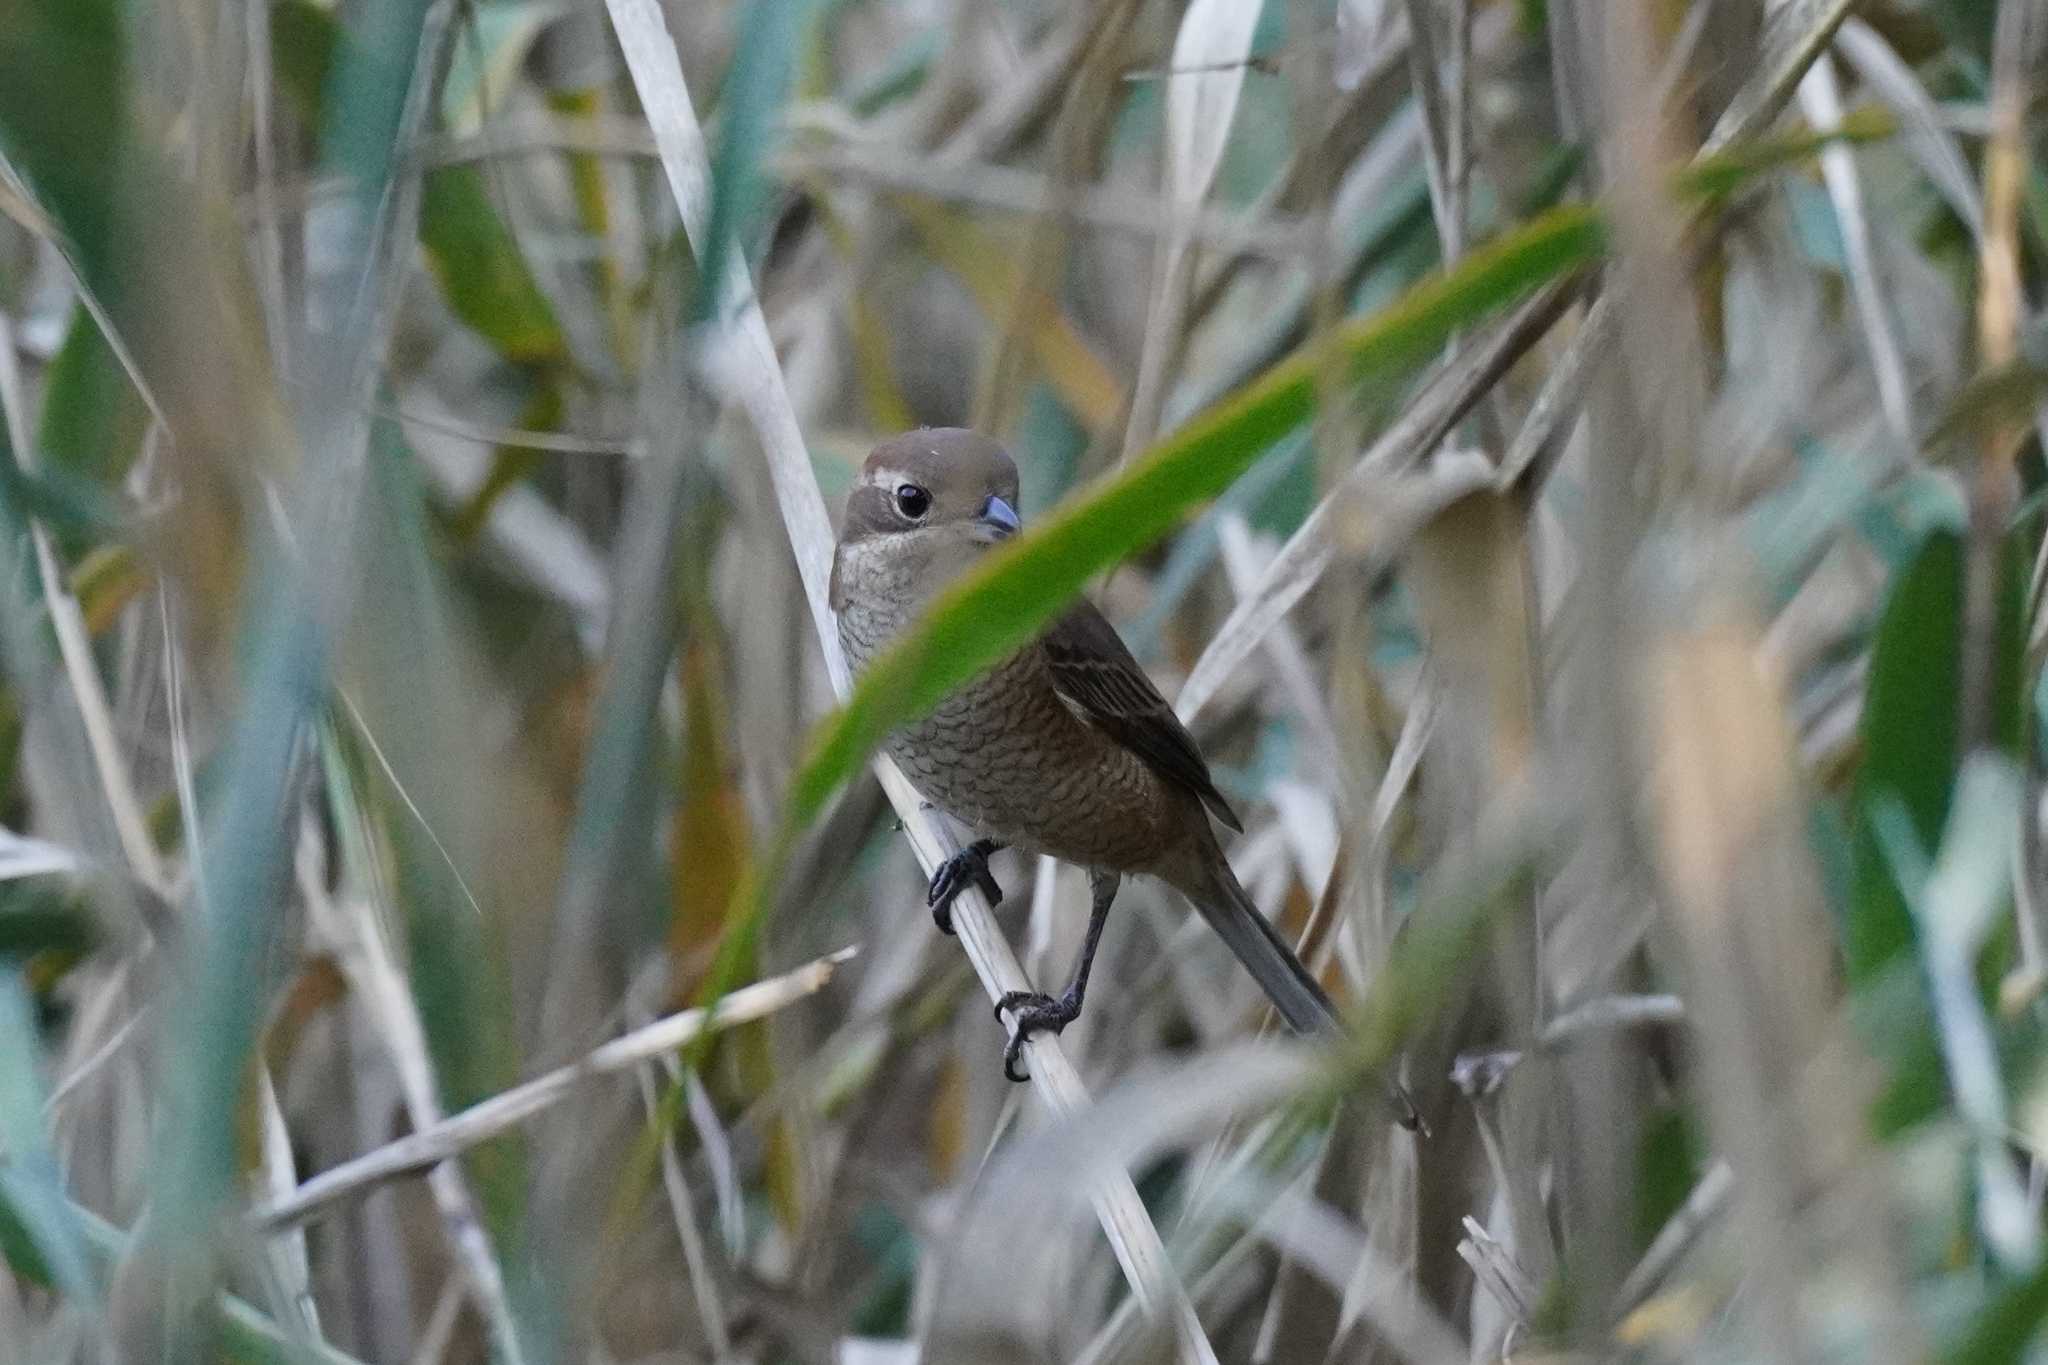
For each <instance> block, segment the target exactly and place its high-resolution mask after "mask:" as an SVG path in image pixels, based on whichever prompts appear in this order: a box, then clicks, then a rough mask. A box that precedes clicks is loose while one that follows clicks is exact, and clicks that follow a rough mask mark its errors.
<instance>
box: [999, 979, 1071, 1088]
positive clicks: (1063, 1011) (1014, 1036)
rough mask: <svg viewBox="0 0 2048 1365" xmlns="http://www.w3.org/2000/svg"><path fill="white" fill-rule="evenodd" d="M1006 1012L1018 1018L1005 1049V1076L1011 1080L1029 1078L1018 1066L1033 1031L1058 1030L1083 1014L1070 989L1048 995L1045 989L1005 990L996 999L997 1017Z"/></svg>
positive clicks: (1055, 1031) (1050, 1031) (1049, 1031)
mask: <svg viewBox="0 0 2048 1365" xmlns="http://www.w3.org/2000/svg"><path fill="white" fill-rule="evenodd" d="M1005 1012H1007V1013H1008V1014H1009V1016H1010V1017H1011V1018H1012V1019H1015V1020H1016V1021H1017V1027H1016V1028H1015V1029H1014V1030H1013V1031H1012V1032H1011V1034H1010V1045H1009V1046H1008V1047H1006V1048H1004V1049H1003V1075H1004V1076H1006V1077H1008V1078H1009V1079H1010V1080H1012V1081H1028V1080H1030V1079H1031V1077H1030V1074H1029V1073H1028V1072H1023V1071H1019V1070H1018V1069H1017V1063H1018V1061H1019V1060H1021V1059H1022V1058H1023V1055H1024V1044H1025V1043H1027V1042H1029V1041H1030V1040H1031V1035H1032V1034H1034V1033H1058V1032H1059V1031H1060V1030H1061V1029H1063V1028H1065V1027H1066V1026H1067V1025H1069V1024H1071V1023H1073V1022H1074V1020H1075V1019H1076V1018H1077V1017H1079V1015H1080V1013H1081V1002H1080V1001H1078V1000H1076V999H1075V998H1074V997H1073V994H1072V993H1071V992H1069V993H1068V994H1066V995H1047V994H1046V993H1045V992H1044V991H1005V992H1004V993H1003V997H1002V999H1000V1000H998V1001H996V1018H998V1019H1000V1018H1002V1017H1003V1015H1004V1013H1005Z"/></svg>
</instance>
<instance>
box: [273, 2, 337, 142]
mask: <svg viewBox="0 0 2048 1365" xmlns="http://www.w3.org/2000/svg"><path fill="white" fill-rule="evenodd" d="M341 41H342V38H341V26H340V25H339V24H337V23H335V22H334V14H333V12H332V11H330V10H327V9H324V8H322V7H321V6H319V5H316V4H314V3H313V0H277V3H276V4H275V5H273V6H272V7H271V10H270V68H271V70H272V71H273V72H275V73H276V79H277V86H278V89H279V90H280V91H281V92H283V94H284V97H285V99H286V100H287V101H289V102H290V104H291V108H292V113H293V114H294V115H295V116H296V117H297V118H298V119H299V121H300V122H301V123H304V124H305V125H307V126H308V127H311V128H318V127H319V126H320V113H321V110H322V109H323V108H324V99H325V96H324V92H325V90H326V89H327V73H328V72H329V71H330V70H332V69H333V66H334V50H335V47H336V45H337V44H339V43H340V42H341Z"/></svg>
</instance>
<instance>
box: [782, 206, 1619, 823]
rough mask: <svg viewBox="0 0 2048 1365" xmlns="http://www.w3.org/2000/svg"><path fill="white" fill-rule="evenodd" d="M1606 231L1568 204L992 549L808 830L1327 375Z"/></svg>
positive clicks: (899, 656) (904, 671) (868, 688)
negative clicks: (892, 744)
mask: <svg viewBox="0 0 2048 1365" xmlns="http://www.w3.org/2000/svg"><path fill="white" fill-rule="evenodd" d="M1604 240H1605V234H1604V231H1603V229H1602V226H1601V223H1600V220H1599V218H1598V217H1597V215H1596V214H1595V213H1594V211H1593V210H1592V209H1591V208H1588V207H1586V206H1583V205H1574V206H1571V207H1567V208H1561V209H1557V210H1555V211H1553V212H1552V213H1550V214H1547V215H1545V216H1544V217H1542V218H1540V219H1538V220H1536V221H1535V222H1533V223H1531V224H1529V225H1528V226H1526V227H1524V228H1522V229H1521V230H1519V231H1517V232H1515V233H1512V234H1510V235H1509V236H1507V237H1504V238H1502V239H1501V240H1499V241H1498V242H1495V243H1493V244H1492V245H1490V246H1488V247H1485V248H1483V249H1481V250H1479V251H1477V252H1474V253H1473V254H1472V255H1470V256H1468V257H1467V258H1466V259H1465V260H1464V261H1463V262H1462V263H1461V264H1460V265H1459V266H1458V268H1457V269H1456V270H1454V271H1452V272H1451V273H1449V274H1445V275H1436V276H1432V277H1431V278H1429V279H1427V280H1424V281H1423V282H1422V283H1420V284H1418V285H1417V286H1415V287H1414V288H1413V289H1411V290H1409V291H1408V293H1407V294H1406V295H1404V296H1403V297H1402V298H1401V299H1399V300H1397V301H1396V302H1395V303H1394V304H1393V305H1392V306H1390V307H1388V308H1385V309H1383V310H1381V311H1380V312H1377V313H1375V314H1372V315H1371V316H1369V317H1365V318H1360V319H1356V320H1353V321H1350V322H1347V323H1345V324H1343V325H1342V326H1340V327H1338V328H1336V329H1335V330H1334V331H1333V332H1332V333H1331V334H1330V335H1329V336H1328V337H1327V338H1326V339H1324V340H1323V341H1321V342H1320V343H1317V344H1313V345H1311V346H1308V347H1305V348H1304V349H1302V350H1300V351H1297V352H1296V353H1295V354H1294V355H1293V356H1291V357H1290V358H1288V359H1287V360H1284V361H1282V362H1281V363H1279V364H1278V365H1276V366H1274V367H1273V368H1272V369H1271V370H1269V371H1267V372H1266V374H1265V375H1264V376H1262V377H1261V378H1259V379H1258V380H1255V381H1254V382H1253V383H1252V384H1250V385H1249V386H1247V387H1246V388H1245V389H1244V390H1242V391H1241V392H1240V393H1238V394H1237V395H1236V396H1235V397H1233V398H1230V399H1226V400H1225V401H1224V402H1222V403H1220V404H1219V405H1217V406H1216V407H1214V408H1212V409H1210V410H1209V411H1208V412H1206V413H1204V414H1202V415H1200V416H1198V417H1196V418H1194V419H1193V420H1191V421H1190V422H1188V423H1187V425H1185V426H1183V427H1181V428H1180V429H1179V430H1178V431H1176V432H1175V433H1174V434H1173V435H1172V436H1170V437H1168V438H1167V439H1166V440H1165V441H1163V442H1161V443H1160V444H1159V445H1158V446H1156V447H1154V448H1153V450H1152V451H1151V452H1150V453H1149V454H1147V455H1145V456H1143V457H1141V458H1139V459H1137V460H1135V461H1133V462H1132V463H1131V464H1130V465H1129V466H1127V467H1126V468H1125V470H1124V472H1123V473H1122V474H1121V475H1119V476H1118V477H1116V478H1113V479H1110V480H1108V481H1106V482H1104V483H1102V484H1101V485H1099V486H1098V487H1096V488H1094V489H1092V490H1089V491H1088V492H1086V493H1084V494H1082V495H1079V496H1077V497H1075V498H1071V499H1069V500H1068V501H1067V502H1066V503H1064V504H1063V505H1062V506H1060V507H1058V508H1055V509H1054V510H1053V511H1052V512H1051V513H1050V514H1049V515H1048V517H1047V519H1046V520H1045V521H1044V522H1042V523H1040V524H1039V525H1038V526H1037V527H1036V528H1035V529H1033V530H1031V531H1029V532H1027V533H1026V534H1024V535H1022V536H1019V537H1018V538H1017V539H1016V540H1014V541H1012V542H1011V543H1009V544H1008V545H1005V546H1003V547H1002V548H1000V549H998V550H996V551H993V552H991V553H990V554H989V555H988V556H987V558H986V559H985V560H984V561H983V562H982V564H981V565H980V566H978V567H977V568H976V570H975V571H974V572H973V573H971V574H969V575H967V576H966V577H965V578H964V579H963V580H962V581H960V582H959V583H956V584H954V585H953V586H952V587H951V588H950V589H948V590H947V591H946V592H945V593H943V594H941V595H940V597H939V599H938V600H937V601H936V602H935V603H933V605H932V607H931V609H930V611H929V612H928V613H927V614H926V616H925V617H924V619H923V621H922V622H921V623H920V624H919V625H917V626H916V627H914V628H912V630H910V631H909V632H908V633H907V634H906V635H905V636H903V637H902V638H901V639H900V640H899V641H898V642H897V643H896V645H895V646H894V647H893V648H892V649H890V651H889V652H888V653H887V654H886V655H884V656H883V657H881V658H879V659H877V660H875V661H874V662H873V663H872V664H871V665H870V666H869V667H868V669H867V670H866V672H865V673H864V674H863V675H862V678H861V680H860V683H859V685H858V686H857V687H856V688H855V690H854V693H853V695H852V696H851V697H850V698H848V700H847V703H846V705H845V706H844V707H843V708H841V709H840V710H839V711H837V712H835V713H834V714H833V715H832V716H831V717H829V718H828V719H827V720H826V721H825V722H824V723H823V724H822V725H821V727H820V729H819V731H818V734H817V737H816V742H815V743H814V744H813V746H812V748H811V751H810V757H809V759H808V760H807V761H806V762H805V764H804V766H803V769H802V771H801V772H799V773H798V775H797V779H796V783H795V786H794V788H793V792H792V797H791V801H792V819H793V821H794V822H795V823H796V824H797V825H799V826H801V825H803V824H807V823H808V822H809V821H810V820H811V819H812V818H814V817H815V816H816V814H817V812H818V811H819V810H821V809H822V808H823V806H824V803H825V801H826V799H827V798H828V797H829V796H830V795H831V793H832V792H833V791H834V790H835V789H836V788H837V787H838V785H839V784H840V783H841V782H844V781H845V780H846V779H847V778H848V777H850V776H851V775H852V774H853V772H854V771H855V770H856V769H857V768H858V767H859V766H860V764H861V763H862V761H863V760H865V759H866V757H867V756H868V754H869V753H870V752H872V751H873V749H874V747H875V745H876V744H877V743H879V742H880V740H881V738H882V736H884V735H885V734H887V733H888V732H889V731H890V730H892V729H894V728H895V727H896V726H898V725H901V724H903V723H904V722H905V721H908V720H910V719H913V718H914V717H916V716H918V715H920V714H922V713H923V712H924V711H926V710H928V709H930V708H931V707H932V706H933V705H934V704H936V703H937V702H938V701H939V699H940V698H941V697H943V696H945V695H946V694H947V693H948V692H949V691H951V690H952V689H953V688H954V687H956V686H958V685H959V684H960V683H962V682H964V681H966V680H967V679H968V678H970V677H972V676H974V674H976V673H978V672H979V671H981V670H982V669H983V668H986V667H987V666H988V665H989V664H991V663H993V662H995V661H996V660H997V659H999V658H1001V657H1002V656H1003V655H1004V654H1005V653H1006V652H1008V651H1009V650H1012V649H1014V648H1016V647H1017V646H1019V645H1021V644H1023V643H1024V642H1025V641H1026V640H1029V639H1030V638H1031V637H1032V636H1033V635H1035V634H1036V633H1037V632H1038V631H1039V629H1041V628H1042V627H1043V626H1044V625H1045V624H1046V623H1047V622H1049V621H1051V620H1052V618H1053V617H1054V616H1056V615H1057V614H1058V613H1059V612H1060V611H1062V610H1063V609H1064V608H1065V607H1066V604H1067V603H1068V602H1069V601H1070V600H1071V599H1072V598H1073V596H1074V595H1075V594H1076V593H1078V592H1079V591H1080V590H1081V588H1082V586H1083V585H1084V584H1085V583H1086V582H1087V581H1088V579H1089V578H1090V577H1092V576H1093V575H1094V574H1095V573H1097V572H1098V571H1100V570H1102V569H1106V568H1108V567H1109V566H1110V565H1112V564H1115V563H1116V562H1118V561H1119V560H1121V559H1122V558H1124V557H1125V556H1126V555H1129V554H1131V553H1132V552H1134V551H1136V550H1140V549H1142V548H1144V547H1145V546H1147V545H1149V544H1151V543H1152V542H1153V541H1155V540H1157V539H1158V538H1159V537H1160V536H1161V535H1164V534H1165V533H1166V532H1167V531H1169V530H1171V529H1172V528H1173V527H1174V526H1176V525H1178V524H1179V522H1180V520H1181V518H1182V517H1183V516H1184V515H1185V514H1186V513H1187V512H1188V510H1189V509H1191V508H1193V507H1195V506H1197V505H1199V504H1201V503H1204V502H1207V501H1209V500H1210V499H1212V498H1214V497H1216V496H1217V495H1219V494H1220V493H1222V492H1223V491H1224V490H1225V489H1226V488H1228V487H1229V486H1230V485H1231V483H1232V482H1234V481H1235V480H1236V479H1237V477H1238V476H1239V475H1240V474H1242V473H1243V472H1244V471H1245V470H1246V469H1247V468H1248V467H1249V466H1250V465H1251V464H1252V463H1253V462H1254V461H1255V460H1257V459H1258V457H1259V456H1260V455H1261V454H1263V453H1264V452H1265V450H1266V449H1267V448H1268V447H1270V446H1271V445H1272V444H1273V443H1274V442H1275V441H1277V440H1279V439H1280V438H1281V437H1282V436H1284V435H1286V434H1287V433H1288V432H1290V431H1292V430H1293V429H1294V428H1295V427H1297V426H1299V425H1300V424H1301V423H1303V422H1305V421H1306V420H1308V418H1309V417H1310V415H1311V414H1312V413H1313V411H1314V408H1315V403H1316V381H1317V379H1318V377H1319V376H1322V375H1324V374H1327V373H1329V372H1330V371H1331V367H1333V366H1335V367H1341V369H1342V371H1343V373H1345V374H1346V375H1347V376H1348V377H1349V378H1350V379H1352V380H1353V381H1354V382H1356V381H1363V380H1366V379H1378V380H1382V381H1384V380H1386V379H1388V378H1390V377H1391V376H1392V375H1393V374H1395V373H1398V372H1399V371H1401V370H1402V369H1404V368H1406V367H1409V366H1412V365H1414V364H1416V363H1418V362H1420V361H1421V360H1423V359H1424V358H1426V357H1427V356H1429V355H1430V354H1431V353H1433V352H1434V351H1435V349H1436V348H1437V347H1438V346H1440V345H1442V344H1443V342H1444V340H1445V339H1446V338H1448V337H1449V336H1450V335H1451V334H1452V333H1454V332H1456V331H1457V330H1459V329H1460V328H1463V327H1466V326H1469V325H1471V324H1472V323H1474V322H1476V321H1477V320H1479V319H1480V318H1482V317H1484V316H1485V315H1486V314H1488V313H1489V312H1491V311H1492V310H1494V309H1495V308H1498V307H1500V306H1502V305H1504V304H1506V303H1509V302H1511V301H1513V300H1514V299H1516V298H1519V297H1521V296H1522V295H1524V294H1526V293H1528V292H1530V291H1532V290H1534V289H1535V288H1537V287H1538V286H1540V285H1542V284H1544V283H1545V282H1547V281H1549V280H1552V279H1555V278H1557V277H1558V276H1560V275H1563V274H1565V273H1567V272H1568V271H1571V270H1573V269H1576V268H1577V267H1579V266H1581V265H1584V264H1586V263H1587V262H1589V261H1591V260H1592V259H1593V258H1594V256H1595V255H1596V254H1597V253H1598V252H1599V250H1600V248H1601V245H1602V243H1603V241H1604Z"/></svg>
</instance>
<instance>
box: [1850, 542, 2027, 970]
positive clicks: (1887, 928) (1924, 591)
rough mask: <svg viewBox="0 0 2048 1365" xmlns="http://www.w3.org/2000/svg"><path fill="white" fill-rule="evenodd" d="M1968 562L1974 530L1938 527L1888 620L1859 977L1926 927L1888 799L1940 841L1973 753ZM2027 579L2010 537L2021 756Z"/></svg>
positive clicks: (1873, 672)
mask: <svg viewBox="0 0 2048 1365" xmlns="http://www.w3.org/2000/svg"><path fill="white" fill-rule="evenodd" d="M1963 574H1964V543H1963V538H1962V536H1961V535H1959V534H1957V533H1956V532H1953V531H1948V530H1937V531H1935V532H1932V533H1931V534H1929V536H1928V537H1927V539H1926V540H1925V541H1924V542H1923V543H1922V545H1921V547H1920V550H1919V553H1918V554H1917V555H1916V556H1915V557H1914V558H1913V560H1912V562H1911V563H1910V564H1909V565H1908V566H1907V568H1906V570H1905V572H1904V573H1902V574H1901V575H1900V576H1899V579H1898V581H1897V582H1896V583H1895V584H1893V586H1892V591H1891V596H1890V598H1889V599H1888V600H1887V602H1886V603H1885V609H1884V614H1883V616H1882V618H1881V619H1880V621H1879V623H1878V629H1877V639H1876V643H1875V645H1874V646H1873V648H1872V652H1871V665H1870V689H1869V695H1868V698H1867V700H1866V702H1865V704H1864V710H1863V746H1864V756H1863V767H1862V771H1861V772H1860V773H1859V774H1858V777H1857V784H1856V794H1855V798H1854V801H1853V811H1854V819H1855V832H1854V838H1855V843H1854V855H1853V856H1854V863H1855V873H1854V892H1853V895H1852V899H1851V904H1850V913H1849V922H1848V925H1847V942H1846V944H1845V954H1846V957H1847V962H1848V970H1849V979H1850V981H1851V982H1852V983H1854V984H1857V985H1861V984H1863V983H1866V982H1868V981H1870V980H1871V979H1872V978H1873V977H1875V976H1876V975H1877V974H1878V973H1880V972H1882V971H1883V970H1884V969H1885V968H1886V967H1887V966H1888V965H1889V964H1890V963H1891V962H1892V960H1893V959H1894V958H1896V957H1898V956H1899V955H1900V954H1901V953H1904V952H1906V951H1908V950H1909V949H1910V948H1911V947H1912V946H1913V939H1914V935H1913V924H1912V914H1911V911H1910V910H1909V908H1908V907H1907V904H1906V898H1905V895H1904V893H1903V892H1902V891H1901V890H1900V888H1899V886H1898V881H1897V878H1896V876H1895V875H1894V873H1893V870H1892V867H1891V863H1890V860H1889V859H1888V858H1887V857H1886V854H1885V850H1884V841H1883V838H1882V837H1881V834H1880V830H1879V822H1878V810H1879V806H1880V803H1881V802H1889V801H1896V802H1897V803H1898V807H1899V809H1901V810H1902V811H1903V813H1904V815H1905V816H1906V817H1907V820H1908V822H1909V824H1910V833H1911V834H1912V836H1913V838H1914V839H1916V840H1917V841H1918V844H1919V846H1920V847H1922V848H1933V847H1936V846H1937V845H1938V844H1939V843H1940V842H1941V835H1942V830H1943V828H1944V827H1945V825H1946V824H1947V822H1948V808H1949V798H1950V795H1951V792H1952V790H1953V787H1954V785H1955V778H1956V772H1957V770H1958V768H1959V767H1960V765H1961V762H1962V758H1963V755H1962V754H1961V752H1960V749H1959V746H1960V743H1961V736H1960V734H1959V733H1958V727H1959V725H1960V722H1961V706H1962V693H1961V688H1962V645H1963V605H1962V604H1963ZM2025 590H2026V577H2025V569H2024V564H2023V563H2022V561H2021V557H2020V555H2019V552H2018V547H2016V546H2008V547H2007V553H2006V555H2005V577H2004V583H2003V591H2002V592H2001V594H2000V599H1999V604H1998V623H1997V637H1996V638H1997V641H1998V644H1997V659H1996V664H1995V680H1994V685H1993V690H1992V709H1993V715H1994V716H1995V717H1996V721H1995V726H1996V742H1997V747H1998V748H1999V749H2000V750H2002V751H2003V752H2005V753H2007V754H2009V755H2015V756H2016V755H2017V752H2018V745H2019V725H2020V718H2021V716H2020V704H2019V697H2020V691H2019V681H2020V666H2021V641H2022V636H2021V606H2022V604H2023V603H2024V601H2025Z"/></svg>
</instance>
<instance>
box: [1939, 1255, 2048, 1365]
mask: <svg viewBox="0 0 2048 1365" xmlns="http://www.w3.org/2000/svg"><path fill="white" fill-rule="evenodd" d="M2044 1321H2048V1264H2044V1265H2042V1266H2041V1267H2039V1268H2038V1269H2036V1270H2035V1271H2034V1272H2033V1273H2032V1274H2031V1275H2028V1276H2026V1277H2025V1278H2023V1279H2019V1280H2015V1281H2013V1282H2011V1283H2010V1284H2007V1285H2004V1286H2003V1287H2001V1288H2000V1289H1998V1290H1997V1292H1996V1293H1995V1294H1994V1295H1993V1296H1992V1298H1991V1302H1990V1304H1989V1305H1988V1306H1986V1308H1985V1309H1984V1311H1983V1312H1982V1313H1980V1314H1979V1315H1978V1317H1977V1320H1976V1321H1975V1322H1974V1323H1972V1324H1971V1325H1970V1330H1969V1332H1968V1333H1967V1334H1966V1335H1965V1336H1964V1337H1963V1339H1962V1340H1961V1341H1959V1342H1957V1343H1956V1344H1955V1345H1954V1346H1953V1347H1951V1348H1950V1349H1949V1350H1948V1351H1946V1352H1944V1353H1943V1359H1945V1360H1947V1361H1948V1362H1949V1365H2018V1362H2020V1361H2022V1360H2025V1359H2027V1358H2028V1356H2027V1348H2028V1347H2029V1346H2030V1345H2031V1344H2032V1343H2033V1341H2034V1338H2035V1337H2036V1336H2037V1335H2038V1334H2039V1332H2040V1330H2041V1324H2042V1323H2043V1322H2044Z"/></svg>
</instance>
